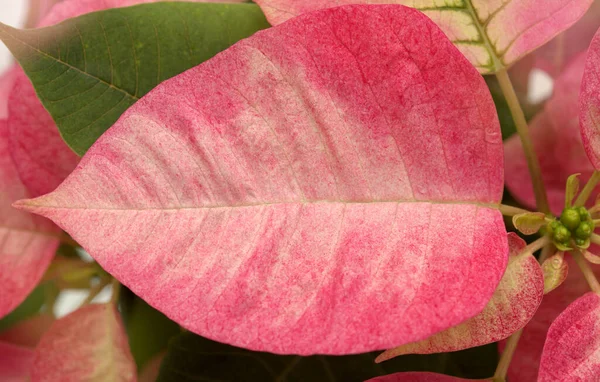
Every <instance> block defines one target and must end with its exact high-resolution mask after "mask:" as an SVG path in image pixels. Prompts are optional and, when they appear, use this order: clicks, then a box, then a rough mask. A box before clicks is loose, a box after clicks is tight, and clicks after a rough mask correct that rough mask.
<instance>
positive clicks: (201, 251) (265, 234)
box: [18, 5, 508, 354]
mask: <svg viewBox="0 0 600 382" xmlns="http://www.w3.org/2000/svg"><path fill="white" fill-rule="evenodd" d="M207 94H210V95H211V96H210V97H207V96H206V95H207ZM502 162H503V159H502V143H501V137H500V131H499V126H498V121H497V118H496V113H495V110H494V106H493V103H492V100H491V97H490V95H489V92H488V90H487V88H486V86H485V83H484V81H483V79H482V78H481V76H480V75H479V74H478V73H477V71H476V70H475V69H473V68H472V66H471V65H469V64H468V62H467V61H466V59H465V58H464V57H463V56H462V55H461V54H460V52H458V50H456V48H455V47H454V46H453V45H452V44H451V43H450V42H449V41H448V40H447V39H446V38H445V37H444V36H443V33H442V32H441V31H440V30H439V29H438V28H437V27H436V26H435V25H434V24H433V23H432V22H431V21H430V20H429V19H428V18H426V17H425V16H423V15H422V14H421V13H419V12H417V11H415V10H412V9H410V8H406V7H401V6H394V5H388V6H377V7H375V6H349V7H341V8H334V9H328V10H323V11H320V12H315V13H311V14H309V15H305V16H300V17H299V18H296V19H294V20H291V21H290V22H288V23H285V24H282V25H281V26H277V27H274V28H271V29H268V30H266V31H262V32H259V33H258V34H256V35H254V36H253V37H251V38H249V39H246V40H243V41H241V42H240V43H238V44H236V45H234V46H233V47H232V48H230V49H228V50H227V51H225V52H223V53H221V54H220V55H218V56H216V57H215V58H213V59H211V60H209V61H207V62H206V63H204V64H202V65H199V66H197V67H196V68H193V69H191V70H189V71H187V72H185V73H183V74H181V75H179V76H177V77H175V78H173V79H171V80H168V81H166V82H164V83H162V84H161V85H159V86H158V87H157V88H156V89H155V90H153V91H152V92H150V93H149V94H148V95H147V96H145V97H144V98H143V99H141V100H140V101H139V102H137V103H136V104H135V105H134V106H133V107H132V108H130V109H129V110H128V111H127V112H126V113H125V114H124V115H123V116H122V117H121V119H120V120H119V121H118V122H117V123H116V124H115V125H114V126H113V127H112V128H111V129H109V130H108V131H107V132H106V133H105V134H104V135H103V136H102V137H101V138H100V139H99V140H98V141H97V142H96V144H95V145H94V146H93V147H92V148H91V149H90V151H88V153H87V154H86V156H85V157H84V158H83V159H82V162H81V163H80V165H79V166H78V167H77V169H76V170H75V171H74V172H73V173H72V175H70V176H69V177H68V178H67V180H66V181H65V182H64V183H63V184H61V185H60V186H59V187H58V188H57V190H56V191H55V192H53V193H51V194H49V195H46V196H44V197H41V198H38V199H34V200H29V201H23V202H20V203H18V205H19V206H20V208H24V209H27V210H29V211H34V212H36V213H39V214H41V215H44V216H47V217H50V218H51V219H53V220H54V221H55V222H56V223H57V224H59V225H60V226H61V227H63V228H64V229H65V230H67V231H68V232H69V233H70V234H71V235H72V236H73V237H74V239H75V240H77V241H78V242H79V243H81V244H82V245H83V246H84V247H85V248H86V249H87V250H88V252H89V253H90V254H91V255H92V256H93V257H94V258H95V259H96V260H97V261H98V262H99V263H100V264H101V265H102V266H103V267H104V269H106V270H107V271H108V272H110V273H111V274H113V275H115V276H116V277H117V278H118V279H119V280H120V281H122V282H123V283H124V284H125V285H127V286H129V287H130V288H131V289H132V290H133V291H134V292H135V293H136V294H138V295H139V296H141V297H142V298H144V299H145V300H146V301H148V302H149V303H150V304H151V305H153V306H154V307H157V308H158V309H160V310H161V311H162V312H164V313H165V314H167V315H168V316H169V317H171V318H172V319H174V320H175V321H176V322H178V323H180V324H181V325H182V326H184V327H185V328H187V329H189V330H191V331H193V332H195V333H198V334H201V335H203V336H206V337H209V338H212V339H215V340H217V341H221V342H226V343H229V344H233V345H236V346H240V347H245V348H250V349H254V350H265V351H270V352H276V353H297V354H312V353H325V354H346V353H357V352H365V351H370V350H375V349H385V348H391V347H394V346H397V345H399V344H405V343H410V342H414V341H419V340H422V339H424V338H426V337H429V336H430V335H431V334H433V333H436V332H439V331H441V330H444V329H447V328H448V327H451V326H455V325H457V324H459V323H461V322H462V321H465V320H466V319H468V318H470V317H473V316H475V315H476V314H478V313H479V312H480V311H481V310H483V308H484V307H485V305H486V304H487V302H488V301H489V299H490V298H491V297H492V295H493V293H494V290H495V288H496V286H497V285H498V282H499V281H500V278H501V277H502V274H503V273H504V270H505V268H506V263H507V255H508V247H507V239H506V231H505V229H504V225H503V221H502V216H501V214H500V213H499V211H498V210H497V208H496V207H497V203H498V202H499V200H500V197H501V194H502V186H503V181H502ZM457 237H460V238H462V239H461V240H456V238H457ZM390 306H395V307H396V309H394V310H392V311H390V309H389V307H390Z"/></svg>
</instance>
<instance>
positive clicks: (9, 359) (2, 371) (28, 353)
mask: <svg viewBox="0 0 600 382" xmlns="http://www.w3.org/2000/svg"><path fill="white" fill-rule="evenodd" d="M33 354H34V353H33V349H30V348H27V347H24V346H19V345H14V344H11V343H9V342H0V380H2V381H5V382H26V381H29V378H28V377H29V370H30V368H31V364H32V362H33Z"/></svg>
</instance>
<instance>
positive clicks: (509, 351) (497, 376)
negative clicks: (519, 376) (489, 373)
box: [493, 329, 523, 382]
mask: <svg viewBox="0 0 600 382" xmlns="http://www.w3.org/2000/svg"><path fill="white" fill-rule="evenodd" d="M521 334H523V329H519V330H517V331H516V332H514V333H513V334H512V335H511V336H510V337H508V340H506V347H505V348H504V351H503V352H502V356H501V357H500V362H498V367H496V372H495V373H494V378H493V380H494V381H495V382H504V381H506V374H507V373H508V367H509V366H510V361H512V358H513V356H514V355H515V351H516V350H517V345H518V344H519V340H520V339H521Z"/></svg>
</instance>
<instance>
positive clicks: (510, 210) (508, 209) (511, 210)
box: [498, 204, 531, 216]
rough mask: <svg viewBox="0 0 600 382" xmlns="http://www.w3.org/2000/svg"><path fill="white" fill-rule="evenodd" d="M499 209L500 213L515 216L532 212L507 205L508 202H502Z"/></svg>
mask: <svg viewBox="0 0 600 382" xmlns="http://www.w3.org/2000/svg"><path fill="white" fill-rule="evenodd" d="M498 209H499V210H500V213H501V214H502V215H504V216H515V215H519V214H527V213H530V212H531V211H527V210H524V209H522V208H519V207H513V206H509V205H506V204H500V205H499V206H498Z"/></svg>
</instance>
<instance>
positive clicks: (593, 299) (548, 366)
mask: <svg viewBox="0 0 600 382" xmlns="http://www.w3.org/2000/svg"><path fill="white" fill-rule="evenodd" d="M599 323H600V296H598V295H597V294H596V293H594V292H589V293H587V294H585V295H584V296H582V297H580V298H578V299H577V300H576V301H575V302H574V303H572V304H571V305H569V307H568V308H567V309H566V310H565V311H564V312H562V313H561V314H560V316H558V318H557V319H556V320H554V322H553V323H552V326H550V329H549V330H548V336H547V338H546V343H545V345H544V352H543V353H542V359H541V362H540V373H539V376H538V381H539V382H555V381H564V382H570V381H572V382H576V381H595V380H597V379H598V377H599V376H600V324H599Z"/></svg>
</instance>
